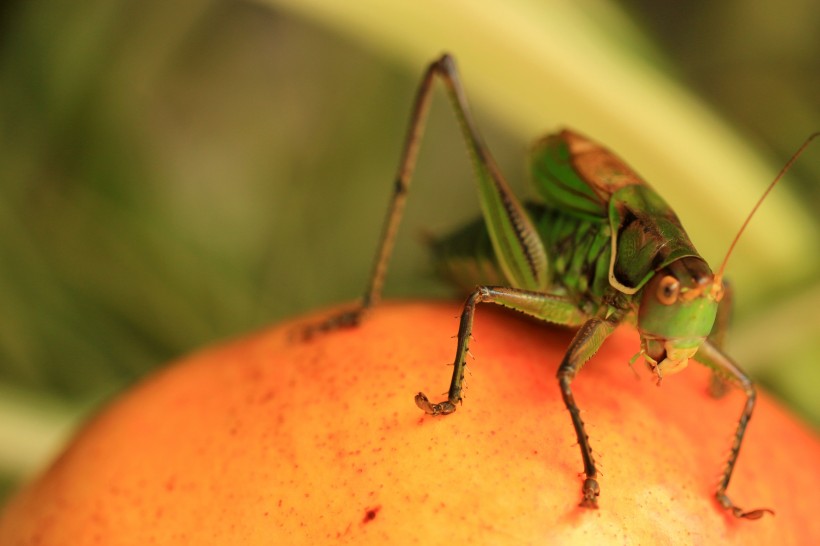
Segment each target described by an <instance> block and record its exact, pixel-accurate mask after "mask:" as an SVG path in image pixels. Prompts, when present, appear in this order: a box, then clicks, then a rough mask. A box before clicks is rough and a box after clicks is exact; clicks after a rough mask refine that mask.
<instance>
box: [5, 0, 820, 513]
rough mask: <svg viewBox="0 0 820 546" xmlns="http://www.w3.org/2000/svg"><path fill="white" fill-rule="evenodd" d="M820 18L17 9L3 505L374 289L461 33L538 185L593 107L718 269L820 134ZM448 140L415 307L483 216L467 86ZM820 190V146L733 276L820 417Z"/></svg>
mask: <svg viewBox="0 0 820 546" xmlns="http://www.w3.org/2000/svg"><path fill="white" fill-rule="evenodd" d="M818 35H820V4H818V3H817V2H810V1H808V0H781V2H778V3H776V4H774V3H771V2H768V1H766V0H743V1H741V0H725V1H723V2H719V3H716V2H709V1H703V0H698V1H690V2H686V3H671V2H651V1H648V0H621V1H605V0H594V1H593V0H585V1H580V2H557V1H556V2H536V1H534V0H516V1H507V2H500V1H488V2H481V3H479V2H475V3H467V2H457V1H455V0H440V1H438V2H432V1H417V2H412V3H410V2H394V1H378V2H377V1H375V0H362V1H360V2H356V3H342V2H332V1H329V0H302V1H296V0H293V1H289V0H258V1H231V2H221V1H217V0H177V1H175V2H162V1H159V0H140V1H136V0H87V1H86V2H81V3H78V2H74V1H69V0H39V1H32V2H24V1H22V0H17V1H10V2H4V3H3V4H2V5H0V495H7V494H8V492H9V491H11V490H12V489H13V488H14V487H15V486H16V485H17V484H19V483H20V482H21V481H22V480H24V479H26V478H27V477H28V476H30V475H32V474H33V473H35V472H36V471H37V470H38V469H40V468H42V465H43V464H46V463H47V461H48V460H49V459H50V458H51V457H53V456H54V454H55V452H56V450H58V449H59V447H60V445H61V443H62V442H63V441H64V439H65V438H66V437H67V435H68V434H70V431H71V430H73V429H74V428H75V427H76V426H77V425H78V423H80V422H81V420H82V419H83V418H84V417H85V416H86V415H88V413H89V412H90V411H93V409H94V408H96V407H99V404H101V403H102V402H103V401H104V400H106V399H107V398H109V397H111V396H112V395H113V394H114V393H116V392H118V391H120V390H121V389H123V388H124V387H126V386H127V385H129V384H130V383H132V382H134V381H135V380H137V379H139V378H140V377H141V376H143V375H144V374H146V373H147V372H149V371H150V370H151V369H154V368H156V367H158V366H161V365H162V364H163V363H165V362H166V361H168V360H170V359H173V358H175V357H178V356H180V355H182V354H184V353H186V352H188V351H191V350H193V349H196V348H197V347H200V346H202V345H205V344H208V343H213V342H216V341H218V340H221V339H225V338H227V337H230V336H235V335H239V334H242V333H243V332H247V331H249V330H253V329H258V328H261V327H264V326H265V325H269V324H271V323H273V322H275V321H277V320H280V319H283V318H285V317H288V316H292V315H295V314H298V313H303V312H306V311H308V310H311V309H315V308H318V307H321V306H324V305H329V304H333V303H338V302H341V301H346V300H352V299H354V298H355V297H357V296H358V295H359V294H360V292H361V290H362V288H363V286H364V281H365V279H366V276H367V273H368V271H369V267H370V263H371V259H372V254H373V251H374V247H375V243H376V239H377V236H378V231H379V227H380V222H381V220H382V217H383V214H384V207H385V205H386V202H387V198H388V195H389V191H390V182H391V179H392V175H393V171H394V169H395V167H396V162H397V159H398V154H399V150H400V145H401V140H402V137H403V134H404V131H405V124H406V121H407V118H408V115H409V106H410V102H411V100H412V96H413V93H414V91H415V86H416V84H417V81H418V78H419V76H420V74H421V71H422V69H423V67H424V65H425V63H426V62H428V61H430V60H431V59H433V58H434V57H435V56H436V55H438V54H439V53H440V52H441V51H443V50H445V49H446V50H449V51H451V52H452V53H454V54H455V55H456V57H457V59H458V61H459V63H460V68H461V71H462V74H463V76H464V80H465V85H466V88H467V92H468V94H469V95H470V97H471V99H472V102H473V105H474V110H475V113H476V117H477V119H478V122H479V124H480V126H481V127H482V129H483V131H484V133H485V136H486V139H487V141H488V143H489V145H490V147H491V149H492V150H493V152H494V153H495V155H496V158H497V159H498V162H499V164H500V165H501V167H502V169H503V170H504V171H505V173H506V174H507V176H508V177H509V178H510V179H511V181H512V183H513V186H514V187H515V188H516V189H517V191H519V192H520V193H521V194H522V195H528V194H531V192H530V190H529V189H528V187H527V174H526V162H525V160H526V155H527V151H528V147H529V143H530V142H531V141H532V140H534V139H535V138H537V137H538V136H539V134H541V133H544V132H546V131H551V130H554V129H555V128H556V127H558V126H561V125H568V126H572V127H574V128H577V129H578V130H580V131H582V132H585V133H587V134H589V135H590V136H593V137H594V138H596V139H598V140H600V141H602V142H604V143H606V144H607V145H608V146H609V147H611V148H612V149H613V150H615V151H617V152H618V153H619V154H620V155H622V156H623V157H624V158H625V159H626V160H627V161H628V162H629V163H630V164H632V165H633V166H634V167H636V169H637V170H638V171H639V172H641V173H642V174H644V175H645V177H646V178H647V179H649V180H650V181H651V183H652V184H653V185H654V186H655V187H656V189H658V190H659V191H660V193H661V194H662V195H664V197H666V198H667V200H668V201H669V202H670V203H671V204H672V205H673V207H675V208H676V209H677V210H678V211H679V213H680V215H681V218H682V220H683V221H684V224H685V225H686V226H687V227H688V229H689V231H690V234H691V235H692V238H693V240H694V242H695V243H696V244H697V245H698V246H699V248H701V251H702V253H703V254H704V256H705V257H706V258H707V259H708V260H709V261H710V263H712V264H714V265H715V266H716V265H717V264H718V263H719V262H720V260H721V258H722V256H723V253H724V252H725V249H726V248H727V246H728V244H729V241H730V240H731V238H732V236H733V235H734V233H735V232H736V230H737V228H738V227H739V225H740V223H741V221H742V219H743V217H744V216H745V215H746V214H747V212H748V211H749V210H750V208H751V206H752V204H753V203H754V201H755V200H756V198H757V197H758V196H759V194H760V193H761V192H762V190H763V188H764V187H765V185H766V184H767V183H768V182H769V181H770V180H771V179H772V177H773V176H774V174H775V173H776V172H777V170H778V169H779V168H780V167H781V166H782V165H783V164H784V163H785V161H786V160H787V159H788V157H789V156H790V155H791V154H792V153H793V152H794V150H796V149H797V147H798V146H799V145H800V143H801V142H802V140H803V139H804V138H805V137H806V136H807V135H808V134H809V133H811V132H813V131H817V130H820V102H818V97H820V48H818V43H817V36H818ZM421 154H422V155H421V158H420V164H419V169H418V171H417V177H416V184H415V186H414V193H413V197H412V198H411V199H410V202H409V206H408V212H407V217H406V223H405V224H404V228H403V230H402V232H401V236H400V238H399V243H398V249H397V255H396V258H395V260H394V262H393V264H392V268H391V274H390V275H389V277H388V283H387V295H388V297H390V296H392V297H427V296H433V297H444V296H446V295H448V294H449V292H448V289H447V288H446V287H444V286H442V285H441V284H440V283H439V282H438V281H437V280H436V279H435V278H434V277H433V275H432V273H431V267H430V264H429V263H428V261H427V259H426V255H425V249H424V248H423V245H421V244H419V242H420V235H421V234H422V233H424V232H425V231H429V232H440V231H444V230H447V229H448V228H451V227H454V226H456V225H458V223H459V222H462V221H464V220H466V219H468V218H471V217H472V216H474V215H475V214H477V211H478V201H477V198H476V197H475V195H474V192H473V191H472V187H471V182H470V181H469V177H470V168H469V164H468V162H467V160H466V156H465V154H464V151H463V146H462V144H461V141H460V140H459V137H458V134H457V131H456V127H455V124H454V123H453V120H452V116H451V115H450V113H449V111H448V108H447V106H446V103H445V101H444V100H443V99H442V97H440V96H439V97H437V99H436V101H435V102H434V106H433V112H432V116H431V119H430V122H429V124H428V137H427V139H426V140H425V142H424V144H423V147H422V152H421ZM818 180H820V145H815V146H814V147H813V148H811V149H810V150H809V151H808V152H807V153H806V154H805V155H804V156H803V157H802V158H801V159H800V161H799V162H798V163H797V165H796V166H795V167H794V169H793V170H792V172H791V174H790V176H789V178H788V179H787V181H786V183H784V184H782V185H781V186H780V187H778V188H777V191H776V192H775V194H774V196H773V197H772V199H771V200H770V201H769V202H767V203H766V205H765V206H764V208H763V210H762V211H761V213H760V215H759V217H757V218H756V219H755V221H754V223H753V227H752V228H751V229H750V231H749V233H748V234H747V236H745V237H744V239H743V240H742V242H741V244H740V246H739V248H738V251H737V253H736V255H735V256H734V257H733V259H732V261H731V263H730V266H729V274H730V276H731V277H732V278H733V279H735V280H736V282H735V285H736V288H737V302H738V309H737V313H736V316H735V328H734V330H733V332H732V337H731V338H730V340H729V347H730V353H731V354H733V355H734V356H735V357H736V358H737V360H738V361H739V362H740V363H741V365H743V366H744V367H746V368H747V369H749V370H751V371H752V373H753V374H754V375H755V376H756V377H757V378H758V380H759V381H760V382H762V383H763V384H765V385H766V387H767V388H769V390H772V391H774V392H775V393H776V394H778V395H779V396H781V397H782V398H783V399H784V400H785V401H786V403H788V404H790V405H791V406H792V407H793V408H795V410H796V411H799V412H801V413H802V414H803V415H804V417H805V418H806V419H807V420H808V421H809V422H811V423H812V424H813V425H814V426H815V427H816V426H817V425H818V424H820V402H818V399H819V398H818V396H817V395H816V391H817V390H818V389H819V388H820V367H819V366H818V355H820V319H818V313H820V273H819V272H820V268H818V263H819V262H820V259H818V241H820V220H818V213H817V211H818V210H820V184H819V183H818ZM443 335H448V336H449V335H450V333H443ZM727 431H729V429H728V428H727ZM727 434H728V432H727ZM0 499H2V496H0Z"/></svg>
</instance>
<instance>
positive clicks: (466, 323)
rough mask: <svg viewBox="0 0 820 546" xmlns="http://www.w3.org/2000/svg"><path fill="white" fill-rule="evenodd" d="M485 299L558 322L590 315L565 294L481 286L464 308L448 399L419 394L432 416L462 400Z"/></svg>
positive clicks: (418, 401) (579, 320) (578, 320)
mask: <svg viewBox="0 0 820 546" xmlns="http://www.w3.org/2000/svg"><path fill="white" fill-rule="evenodd" d="M483 302H489V303H495V304H498V305H503V306H505V307H509V308H511V309H515V310H516V311H520V312H522V313H525V314H528V315H531V316H534V317H536V318H539V319H542V320H546V321H549V322H553V323H556V324H564V325H578V324H581V323H582V322H583V321H584V320H585V318H586V317H585V315H584V314H583V313H582V312H581V311H580V310H579V309H578V307H577V305H576V304H575V303H574V302H573V301H571V300H570V299H568V298H565V297H562V296H555V295H551V294H544V293H541V292H532V291H528V290H520V289H516V288H506V287H502V286H480V287H478V288H477V289H476V290H475V291H474V292H473V293H472V294H470V296H469V297H468V298H467V301H466V302H465V303H464V310H463V311H462V312H461V321H460V322H459V327H458V342H457V345H456V355H455V360H454V361H453V377H452V379H451V380H450V390H449V392H448V395H447V400H445V401H443V402H439V403H437V404H433V403H431V402H430V400H429V399H428V398H427V396H426V395H425V394H424V393H421V392H420V393H418V394H417V395H416V405H417V406H418V407H419V408H421V409H423V410H424V411H425V412H426V413H429V414H430V415H446V414H448V413H452V412H454V411H455V410H456V404H458V403H460V402H461V388H462V383H463V381H464V368H465V366H466V356H467V351H468V350H469V344H470V336H471V333H472V330H473V315H474V314H475V307H476V304H478V303H483Z"/></svg>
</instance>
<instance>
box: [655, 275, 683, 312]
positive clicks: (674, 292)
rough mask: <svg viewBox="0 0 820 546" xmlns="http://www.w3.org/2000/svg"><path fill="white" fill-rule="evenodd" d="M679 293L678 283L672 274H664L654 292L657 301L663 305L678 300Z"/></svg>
mask: <svg viewBox="0 0 820 546" xmlns="http://www.w3.org/2000/svg"><path fill="white" fill-rule="evenodd" d="M679 293H680V283H679V282H678V279H676V278H675V277H673V276H672V275H666V276H665V277H664V278H662V279H661V282H660V284H659V285H658V292H657V294H656V296H657V298H658V301H659V302H661V303H662V304H664V305H672V304H673V303H675V302H676V301H677V300H678V294H679Z"/></svg>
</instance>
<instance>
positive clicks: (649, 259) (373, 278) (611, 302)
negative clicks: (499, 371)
mask: <svg viewBox="0 0 820 546" xmlns="http://www.w3.org/2000/svg"><path fill="white" fill-rule="evenodd" d="M437 77H438V78H440V79H441V80H442V81H443V83H444V85H445V87H446V91H447V95H448V97H449V98H450V100H451V102H452V106H453V109H454V111H455V115H456V118H457V120H458V123H459V126H460V128H461V131H462V133H463V137H464V140H465V141H466V144H467V149H468V152H469V155H470V157H471V159H472V163H473V166H474V170H475V175H476V181H477V184H478V191H479V198H480V202H481V210H482V218H481V219H479V220H478V221H476V222H474V223H472V224H470V225H468V226H466V227H464V228H463V229H462V230H459V231H458V232H456V233H454V234H452V235H451V236H449V237H444V238H441V239H438V240H436V241H433V242H432V243H431V246H432V250H433V253H434V256H435V259H436V262H437V263H438V266H439V268H440V269H441V270H442V271H443V272H444V273H445V274H446V275H447V276H449V277H450V278H451V280H453V281H455V282H456V283H457V284H459V285H461V286H463V287H468V288H470V289H471V290H472V291H471V293H470V295H469V297H468V298H467V300H466V302H465V304H464V309H463V311H462V313H461V320H460V325H459V329H458V336H457V338H458V339H457V344H456V355H455V360H454V363H453V375H452V379H451V382H450V388H449V391H448V395H447V399H446V400H443V401H441V402H437V403H433V402H431V401H430V400H429V399H428V397H427V396H426V395H425V394H423V393H418V394H417V395H416V397H415V402H416V405H417V406H418V407H419V408H421V409H422V410H424V411H425V412H426V413H428V414H431V415H446V414H449V413H452V412H454V411H455V410H456V407H457V405H458V404H459V403H460V402H461V391H462V383H463V380H464V371H465V366H466V362H465V358H466V356H467V354H468V346H469V342H470V339H471V331H472V325H473V315H474V313H475V308H476V305H477V304H479V303H495V304H498V305H502V306H504V307H508V308H511V309H514V310H516V311H519V312H521V313H525V314H527V315H531V316H533V317H536V318H538V319H541V320H544V321H547V322H552V323H555V324H560V325H564V326H570V327H575V328H578V332H577V333H576V335H575V337H574V338H573V340H572V342H571V343H570V345H569V348H568V349H567V352H566V354H565V356H564V358H563V361H562V362H561V364H560V366H559V368H558V373H557V379H558V384H559V387H560V389H561V395H562V397H563V400H564V403H565V405H566V407H567V410H568V411H569V413H570V417H571V419H572V425H573V427H574V428H575V434H576V436H577V438H578V444H579V446H580V449H581V458H582V459H583V464H584V474H585V479H584V482H583V485H582V500H581V506H583V507H587V508H597V499H598V496H599V494H600V487H599V484H598V480H597V478H598V469H597V467H596V463H595V459H594V458H593V451H592V447H591V445H590V441H589V437H588V436H587V434H586V431H585V429H584V423H583V421H582V419H581V416H580V410H579V408H578V405H577V404H576V402H575V399H574V397H573V394H572V388H571V385H572V381H573V379H575V376H576V374H577V373H578V371H579V370H580V368H581V367H582V366H583V365H584V363H585V362H587V361H588V360H589V359H590V358H591V357H592V356H593V355H594V354H595V353H596V352H597V351H598V349H599V348H600V347H601V345H602V344H603V342H604V340H605V339H606V338H607V336H609V334H611V333H612V332H613V331H614V330H615V327H616V326H618V325H619V324H621V323H624V322H628V323H633V324H635V325H636V326H637V329H638V332H639V334H640V339H641V348H640V352H639V353H638V354H636V355H635V358H633V361H634V360H635V359H637V358H638V357H641V356H642V357H643V358H644V360H645V361H646V364H647V366H648V367H649V369H650V370H651V371H652V372H653V373H654V374H655V375H656V376H657V378H658V382H660V380H661V379H662V378H663V377H665V376H666V375H671V374H673V373H677V372H679V371H681V370H683V369H684V368H685V367H686V365H687V364H688V362H689V359H691V358H693V357H697V360H698V361H699V362H701V363H702V364H704V365H706V366H708V367H710V368H712V370H714V371H715V373H716V374H717V375H719V376H720V377H722V378H724V379H725V380H727V381H729V382H730V383H732V384H734V385H735V386H738V387H740V388H741V389H742V390H743V392H744V393H745V396H746V403H745V405H744V407H743V410H742V413H741V415H740V419H739V422H738V424H737V429H736V431H735V434H734V441H733V443H732V446H731V451H730V454H729V458H728V460H727V461H726V465H725V467H724V470H723V473H722V475H721V479H720V481H719V483H718V487H717V490H716V492H715V497H716V499H717V501H718V503H719V504H720V506H722V507H723V508H725V509H727V510H729V511H730V512H731V513H732V514H733V515H734V516H736V517H738V518H746V519H758V518H760V517H762V516H763V515H764V514H765V513H767V512H768V513H772V514H773V513H774V512H773V511H772V510H769V509H767V508H759V509H754V510H743V509H741V508H740V507H738V506H737V505H736V504H734V503H733V502H732V501H731V500H730V499H729V497H728V496H727V495H726V489H727V487H728V486H729V481H730V479H731V477H732V471H733V469H734V467H735V463H736V462H737V458H738V454H739V452H740V447H741V444H742V441H743V436H744V433H745V431H746V427H747V425H748V423H749V419H750V418H751V416H752V411H753V409H754V406H755V398H756V394H755V387H754V385H753V383H752V381H751V380H750V378H749V377H748V376H747V375H746V373H745V372H743V370H741V369H740V367H738V366H737V365H736V364H735V363H734V362H733V361H732V360H731V359H729V358H728V357H727V356H726V355H725V354H724V353H723V351H722V348H721V342H720V340H721V339H722V337H723V336H722V333H723V330H724V329H725V327H726V323H727V317H728V302H729V300H730V298H728V297H726V295H727V286H726V285H725V283H724V281H723V271H724V269H725V266H726V262H727V260H728V258H729V255H730V254H731V252H732V249H733V248H734V245H735V243H736V242H737V240H738V238H739V236H740V234H741V233H742V232H743V230H744V229H745V227H746V225H747V223H748V221H749V219H750V218H751V216H752V215H753V214H754V212H755V211H756V210H757V208H758V207H759V205H760V203H761V202H762V201H763V199H764V198H765V197H766V195H767V194H768V192H769V191H770V190H771V189H772V187H773V186H774V185H775V184H776V183H777V181H778V180H780V178H781V177H782V175H783V174H784V173H785V172H786V170H788V168H789V167H790V166H791V164H792V163H793V162H794V161H795V159H796V158H797V157H798V156H799V155H800V153H802V152H803V150H804V149H805V148H806V146H807V145H808V143H809V142H810V141H811V140H812V139H814V138H815V137H817V136H818V134H817V133H816V134H813V135H811V136H810V137H809V138H808V139H807V140H806V141H805V143H804V144H803V146H802V147H801V148H800V149H799V150H798V151H797V152H796V153H795V154H794V156H792V158H791V159H790V160H789V162H788V163H787V164H786V166H785V167H784V168H783V169H782V170H781V171H780V174H778V176H777V177H776V178H775V180H774V181H773V182H772V183H771V185H770V186H769V187H768V189H767V190H766V192H765V193H764V195H763V197H761V199H760V201H758V202H757V204H756V205H755V207H754V208H753V209H752V212H751V213H750V215H749V216H748V217H747V219H746V222H745V223H744V224H743V226H742V227H741V229H740V231H739V232H738V235H737V237H735V239H734V240H733V242H732V244H731V246H730V248H729V251H728V252H727V254H726V257H725V258H724V261H723V263H722V264H721V266H720V268H719V269H718V271H717V273H713V272H712V270H711V269H710V267H709V265H708V264H707V263H706V261H705V260H704V259H703V258H701V257H700V255H699V254H698V252H697V250H695V247H694V246H693V245H692V243H691V241H690V240H689V237H688V235H687V234H686V232H685V231H684V229H683V227H682V226H681V223H680V221H679V220H678V218H677V216H676V215H675V213H674V212H673V210H672V209H671V208H670V207H669V205H667V204H666V203H665V202H664V201H663V199H662V198H661V197H660V196H659V195H658V194H657V193H656V192H655V191H654V190H652V188H650V187H649V186H648V185H647V184H646V182H644V181H643V180H642V179H641V178H640V177H639V176H638V175H637V174H636V173H635V172H634V171H633V170H632V169H630V168H629V167H628V166H627V165H626V164H625V163H624V162H623V161H621V160H620V159H619V158H618V157H617V156H615V155H614V154H612V153H611V152H609V151H608V150H607V149H605V148H603V147H602V146H600V145H598V144H597V143H595V142H593V141H591V140H589V139H587V138H586V137H584V136H582V135H580V134H578V133H576V132H573V131H571V130H568V129H564V130H562V131H560V132H558V133H555V134H552V135H549V136H546V137H545V138H543V139H541V140H540V141H538V142H537V143H536V145H535V148H534V150H533V156H532V165H531V166H532V171H533V179H534V181H535V185H536V189H537V191H538V193H539V194H540V197H541V198H542V199H543V201H544V204H534V203H526V204H524V203H521V202H520V201H519V200H518V199H517V198H516V197H515V195H513V193H512V191H511V190H510V188H509V186H508V185H507V182H506V181H505V180H504V177H503V176H502V174H501V172H500V171H499V169H498V167H497V166H496V164H495V161H494V160H493V158H492V156H491V155H490V152H489V150H488V149H487V148H486V146H485V145H484V143H483V141H482V139H481V136H480V134H479V132H478V129H477V128H476V125H475V123H474V122H473V119H472V115H471V113H470V109H469V106H468V103H467V99H466V96H465V93H464V90H463V88H462V86H461V83H460V78H459V75H458V71H457V69H456V65H455V61H454V60H453V58H452V57H451V56H450V55H448V54H444V55H442V56H441V57H440V58H439V59H438V60H436V61H434V62H433V63H431V64H430V65H429V66H428V68H427V69H426V71H425V73H424V76H423V77H422V80H421V83H420V85H419V88H418V91H417V94H416V98H415V102H414V105H413V110H412V113H411V117H410V125H409V128H408V132H407V135H406V140H405V143H404V148H403V151H402V155H401V159H400V162H399V167H398V172H397V173H396V178H395V186H394V189H393V194H392V197H391V200H390V205H389V207H388V211H387V218H386V220H385V222H384V226H383V231H382V234H381V238H380V242H379V245H378V250H377V253H376V257H375V261H374V265H373V269H372V271H371V274H370V278H369V282H368V284H367V289H366V292H365V294H364V298H363V300H362V301H361V303H360V305H359V306H358V307H356V308H355V309H353V310H351V311H348V312H344V313H341V314H339V315H336V316H334V317H332V318H330V319H329V320H327V321H325V322H323V323H321V324H316V325H313V326H309V327H308V328H307V329H306V330H305V332H304V334H305V336H308V337H309V336H312V335H315V334H317V333H319V332H322V331H327V330H332V329H335V328H339V327H344V326H353V325H356V324H358V323H359V322H360V321H361V320H362V319H363V318H364V316H365V315H366V313H367V311H368V310H370V309H371V308H372V307H373V306H374V305H376V303H377V302H378V301H379V299H380V296H381V292H382V286H383V283H384V278H385V273H386V269H387V263H388V261H389V259H390V255H391V252H392V249H393V243H394V240H395V235H396V232H397V229H398V226H399V223H400V220H401V216H402V211H403V208H404V204H405V201H406V199H407V192H408V189H409V185H410V179H411V176H412V173H413V169H414V166H415V162H416V156H417V152H418V148H419V144H420V140H421V136H422V132H423V126H424V122H425V119H426V115H427V111H428V109H429V105H430V99H431V92H432V87H433V83H434V81H435V79H436V78H437ZM476 253H480V254H481V256H476ZM476 259H481V260H482V261H484V262H485V263H483V264H482V267H481V268H478V267H464V264H465V263H468V264H469V263H470V260H476ZM479 273H482V274H479ZM488 273H489V275H487V274H488ZM488 277H492V278H498V279H505V280H506V282H507V285H505V286H495V285H488V284H486V283H487V282H488V281H487V278H488Z"/></svg>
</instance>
